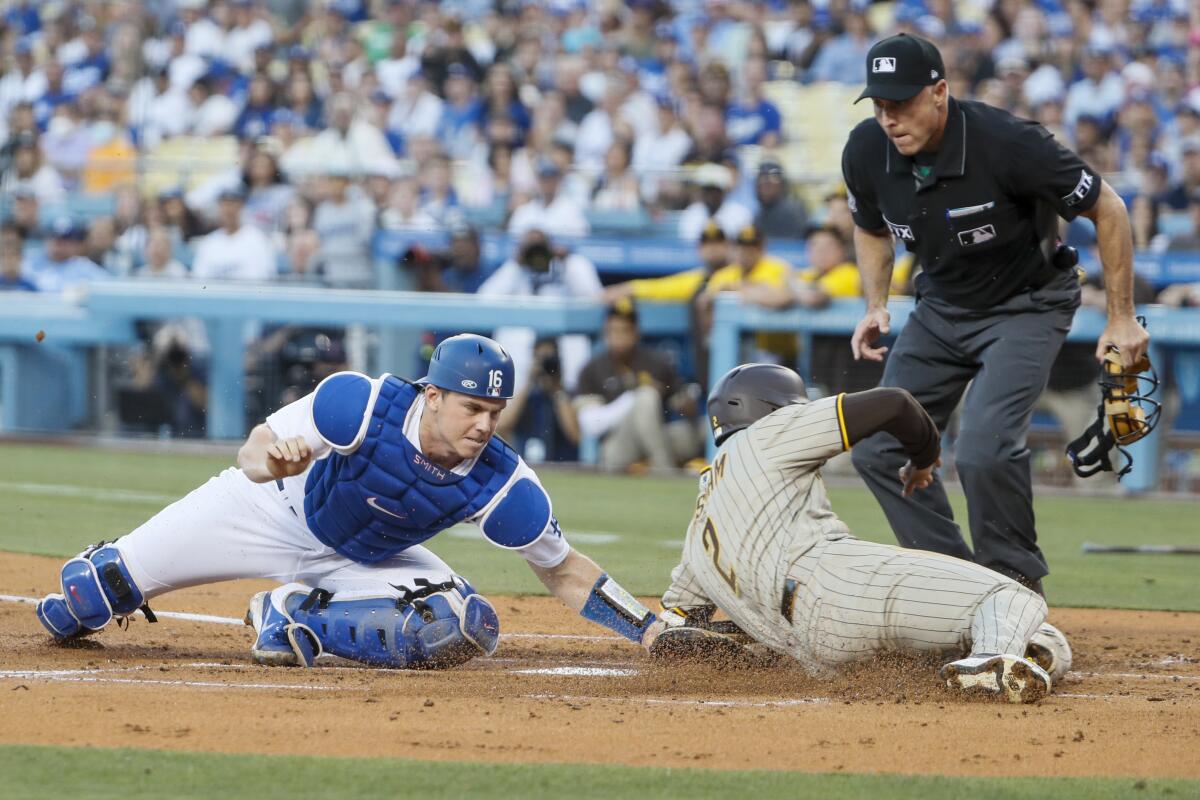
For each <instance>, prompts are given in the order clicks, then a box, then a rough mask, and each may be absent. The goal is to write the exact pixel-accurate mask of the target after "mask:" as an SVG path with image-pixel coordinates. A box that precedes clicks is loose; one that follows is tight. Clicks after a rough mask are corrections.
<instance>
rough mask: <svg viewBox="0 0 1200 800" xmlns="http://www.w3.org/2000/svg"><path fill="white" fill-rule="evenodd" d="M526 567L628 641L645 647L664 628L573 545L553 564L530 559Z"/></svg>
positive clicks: (567, 601) (559, 595) (554, 591)
mask: <svg viewBox="0 0 1200 800" xmlns="http://www.w3.org/2000/svg"><path fill="white" fill-rule="evenodd" d="M529 568H530V569H532V570H533V572H534V574H535V575H537V576H538V578H539V579H540V580H541V582H542V583H543V584H545V586H546V588H547V589H549V590H550V592H551V593H552V594H553V595H554V596H555V597H557V598H558V599H559V600H561V601H562V602H563V603H564V604H565V605H566V606H568V607H569V608H571V609H573V610H575V611H578V612H579V614H580V616H582V617H583V618H584V619H586V620H590V621H592V622H595V623H596V624H598V625H603V626H604V627H606V628H608V629H609V630H611V631H615V632H616V633H619V634H621V635H622V636H624V637H625V638H626V639H628V640H630V641H631V642H635V643H637V644H644V645H646V646H648V645H649V644H650V642H652V641H653V640H654V637H655V636H657V635H658V631H660V630H661V629H662V628H663V627H664V623H663V622H661V621H660V620H659V619H658V616H657V615H656V614H655V613H654V612H653V611H651V610H650V609H648V608H646V606H644V605H642V603H641V602H639V601H638V599H637V598H635V597H634V596H633V595H631V594H630V593H629V592H627V591H626V590H625V589H624V588H622V586H621V585H620V584H619V583H617V582H616V581H615V580H613V579H612V578H610V577H609V576H608V574H607V573H606V572H604V571H603V570H602V569H600V566H599V565H598V564H597V563H596V562H595V561H592V560H591V559H590V558H588V557H587V556H585V555H584V554H583V553H580V552H579V551H578V550H576V549H574V548H571V552H570V553H568V554H567V557H566V558H564V559H563V560H562V561H561V562H559V563H558V564H557V565H555V566H553V567H541V566H538V565H537V564H534V563H533V562H529Z"/></svg>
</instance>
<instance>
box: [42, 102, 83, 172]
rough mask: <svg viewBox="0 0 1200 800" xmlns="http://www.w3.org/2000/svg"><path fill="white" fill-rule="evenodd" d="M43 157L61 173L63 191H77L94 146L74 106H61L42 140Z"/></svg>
mask: <svg viewBox="0 0 1200 800" xmlns="http://www.w3.org/2000/svg"><path fill="white" fill-rule="evenodd" d="M40 144H41V148H42V155H43V156H44V157H45V159H46V162H47V163H48V164H49V165H50V166H52V167H53V168H54V169H55V170H57V171H58V174H59V176H62V177H60V178H59V179H58V181H57V182H58V184H59V186H60V191H62V190H63V189H66V188H68V184H69V185H70V188H77V187H78V185H79V176H80V175H82V174H83V170H84V167H86V166H87V162H88V156H89V155H91V152H92V147H93V146H94V144H95V143H94V142H93V140H92V135H91V132H90V131H89V130H88V126H87V124H86V123H85V122H84V121H83V120H82V119H80V116H79V113H78V109H77V108H76V107H75V106H74V105H73V104H67V105H63V106H60V107H59V109H58V111H56V112H55V114H54V117H53V118H52V119H51V120H50V124H49V126H48V127H47V130H46V133H45V134H44V135H42V137H41V139H40Z"/></svg>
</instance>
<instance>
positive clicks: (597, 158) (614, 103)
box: [575, 80, 631, 173]
mask: <svg viewBox="0 0 1200 800" xmlns="http://www.w3.org/2000/svg"><path fill="white" fill-rule="evenodd" d="M622 100H624V93H623V92H622V91H621V88H620V86H619V85H618V84H617V83H616V82H615V81H611V80H610V81H609V83H608V86H607V88H606V89H605V90H604V94H603V96H602V97H601V99H600V104H599V105H597V106H596V107H595V108H594V109H592V110H591V111H589V112H588V115H587V116H586V117H584V118H583V122H581V123H579V132H578V133H577V134H576V136H575V164H576V166H578V167H579V168H580V169H582V170H587V171H590V172H593V173H594V172H598V171H599V170H600V169H601V168H602V167H603V165H604V155H605V153H607V152H608V148H609V147H610V146H611V145H612V143H613V139H614V137H615V136H616V135H617V128H618V127H619V126H621V125H622V123H623V121H622V120H621V116H620V113H621V102H622ZM624 124H625V127H626V132H627V133H629V132H631V130H629V129H628V123H624Z"/></svg>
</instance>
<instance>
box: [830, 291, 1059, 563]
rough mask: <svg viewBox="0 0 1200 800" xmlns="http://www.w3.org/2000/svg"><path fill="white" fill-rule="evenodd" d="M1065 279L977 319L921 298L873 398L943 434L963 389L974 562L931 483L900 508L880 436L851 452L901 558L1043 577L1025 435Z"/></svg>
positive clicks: (895, 456) (1052, 351)
mask: <svg viewBox="0 0 1200 800" xmlns="http://www.w3.org/2000/svg"><path fill="white" fill-rule="evenodd" d="M1079 296H1080V291H1079V283H1078V281H1077V279H1076V277H1075V274H1074V272H1073V271H1070V272H1065V271H1064V272H1062V273H1058V274H1056V276H1055V277H1054V279H1053V280H1052V281H1051V282H1050V283H1049V284H1047V285H1046V286H1044V287H1042V288H1041V289H1037V290H1034V291H1029V292H1025V293H1022V294H1019V295H1017V296H1015V297H1012V298H1010V299H1009V300H1006V301H1005V302H1004V303H1001V304H1000V305H998V306H995V307H993V308H989V309H986V310H971V309H965V308H961V307H958V306H954V305H951V304H949V303H947V302H945V301H944V300H939V299H938V298H935V297H925V298H922V299H921V300H920V301H919V302H918V303H917V306H916V308H915V309H914V311H913V313H912V315H911V316H910V317H909V319H908V322H907V323H906V324H905V326H904V329H903V330H902V331H901V332H900V336H899V337H898V338H897V340H896V344H895V347H894V348H893V349H892V351H891V352H890V353H889V354H888V356H887V363H886V365H885V367H884V373H883V381H882V385H883V386H899V387H902V388H905V389H907V390H909V391H910V392H912V394H913V396H914V397H915V398H916V399H917V401H918V402H920V403H921V405H922V406H924V407H925V410H926V411H928V412H929V415H930V416H931V417H932V418H933V421H934V422H935V423H936V424H937V426H938V430H940V431H944V430H945V428H946V423H947V421H948V420H949V418H950V414H951V413H952V412H953V411H954V409H955V407H956V406H957V405H958V402H959V399H960V398H961V397H962V394H963V391H964V390H965V389H966V387H967V384H968V383H970V384H971V389H970V391H969V392H967V398H966V402H965V404H964V406H963V414H962V425H961V431H960V433H959V436H958V440H957V443H956V446H955V450H954V459H955V464H956V465H957V467H958V474H959V479H960V480H961V481H962V486H963V491H964V492H965V493H966V496H967V516H968V520H969V522H970V524H971V536H972V539H973V540H974V544H975V553H974V555H972V553H971V548H969V547H968V546H967V544H966V542H965V541H964V540H963V536H962V532H961V531H960V530H959V527H958V524H957V523H956V522H955V521H954V513H953V511H951V509H950V503H949V501H948V500H947V498H946V490H945V487H943V485H942V482H941V479H940V478H935V479H934V482H933V484H932V485H931V486H929V487H928V488H927V489H924V490H920V489H918V490H917V491H915V492H914V493H913V495H912V497H904V496H903V494H902V491H903V485H902V484H901V483H900V479H899V476H898V473H899V470H900V467H902V466H903V465H904V462H905V461H906V456H905V454H904V452H903V451H902V450H901V449H900V446H899V443H898V442H897V441H896V440H895V439H894V438H893V437H892V436H890V435H889V434H886V433H879V434H876V435H874V436H872V437H870V438H869V439H866V440H864V441H862V442H860V443H859V444H858V445H856V446H855V447H854V451H853V454H852V459H853V461H854V466H855V468H856V469H857V470H858V473H859V475H861V476H862V478H863V480H864V481H866V483H867V486H869V487H870V488H871V491H872V492H873V493H874V494H875V497H876V499H877V500H878V501H879V504H880V505H881V506H883V511H884V513H885V514H886V515H887V518H888V522H889V523H891V526H892V530H893V531H894V532H895V534H896V539H897V540H898V541H899V542H900V544H901V545H903V546H904V547H913V548H918V549H922V550H932V551H934V552H937V553H945V554H946V555H951V556H957V557H958V558H964V559H967V560H974V561H976V562H978V563H979V564H982V565H984V566H986V567H991V568H992V569H996V570H999V571H1001V572H1004V573H1006V574H1009V575H1010V576H1013V577H1018V576H1023V577H1024V578H1026V579H1028V580H1029V581H1034V580H1037V579H1039V578H1041V577H1042V576H1044V575H1046V574H1047V572H1049V570H1048V569H1047V567H1046V559H1045V557H1044V556H1043V555H1042V551H1041V550H1040V549H1039V548H1038V546H1037V532H1036V530H1035V528H1034V519H1033V488H1032V485H1031V477H1030V470H1029V448H1028V446H1027V443H1026V435H1027V433H1028V431H1029V420H1030V417H1031V416H1032V414H1033V405H1034V402H1035V401H1036V400H1037V398H1038V396H1039V395H1040V394H1041V393H1042V390H1043V389H1045V387H1046V380H1047V378H1048V377H1049V375H1050V367H1051V365H1052V364H1053V363H1054V359H1055V356H1056V355H1057V354H1058V350H1059V347H1061V345H1062V343H1063V339H1064V338H1065V337H1066V335H1067V331H1068V330H1070V327H1071V319H1072V317H1073V316H1074V315H1075V309H1076V308H1078V307H1079Z"/></svg>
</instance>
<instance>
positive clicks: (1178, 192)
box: [1161, 133, 1200, 211]
mask: <svg viewBox="0 0 1200 800" xmlns="http://www.w3.org/2000/svg"><path fill="white" fill-rule="evenodd" d="M1179 151H1180V159H1181V162H1182V163H1181V166H1180V175H1179V181H1178V182H1176V183H1174V184H1173V185H1172V186H1171V188H1170V189H1168V190H1167V192H1166V193H1165V194H1163V195H1162V197H1161V199H1162V201H1163V203H1165V204H1166V205H1167V206H1169V207H1170V208H1172V209H1175V210H1177V211H1182V210H1184V209H1186V208H1187V207H1188V203H1189V202H1190V201H1191V198H1192V197H1193V196H1194V195H1195V194H1196V192H1198V191H1200V133H1198V134H1195V135H1193V136H1189V137H1188V138H1186V139H1184V140H1183V141H1182V142H1180V143H1179Z"/></svg>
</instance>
